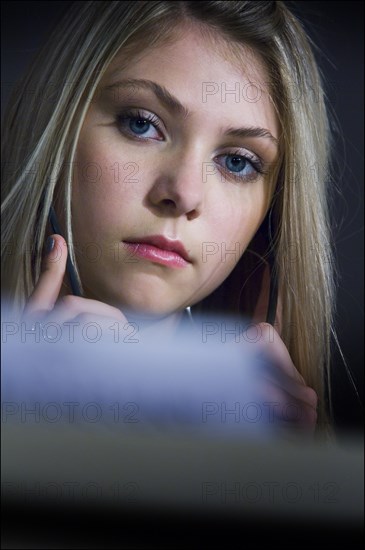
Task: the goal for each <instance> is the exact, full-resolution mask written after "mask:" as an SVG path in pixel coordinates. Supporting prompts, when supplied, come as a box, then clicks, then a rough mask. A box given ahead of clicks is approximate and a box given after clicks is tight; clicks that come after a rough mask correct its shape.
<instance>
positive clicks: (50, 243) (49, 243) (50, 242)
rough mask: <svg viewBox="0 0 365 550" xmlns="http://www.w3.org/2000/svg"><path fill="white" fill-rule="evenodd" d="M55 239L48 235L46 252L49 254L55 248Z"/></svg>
mask: <svg viewBox="0 0 365 550" xmlns="http://www.w3.org/2000/svg"><path fill="white" fill-rule="evenodd" d="M54 243H55V240H54V238H53V237H48V239H47V241H46V254H49V253H50V252H51V250H53V248H54Z"/></svg>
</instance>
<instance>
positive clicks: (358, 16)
mask: <svg viewBox="0 0 365 550" xmlns="http://www.w3.org/2000/svg"><path fill="white" fill-rule="evenodd" d="M71 3H72V2H16V1H12V2H2V42H1V43H2V72H1V75H2V87H1V88H2V94H1V106H2V111H3V108H4V106H5V105H6V102H7V98H8V95H9V90H10V88H11V87H12V85H13V84H14V83H15V82H16V81H17V80H18V79H19V77H20V75H21V74H22V73H23V72H24V70H25V69H26V67H27V65H28V63H29V61H30V60H31V59H32V56H33V55H34V54H35V52H36V51H37V49H38V48H39V47H40V46H41V44H42V41H43V39H44V38H45V37H46V35H47V33H48V32H49V30H50V29H51V27H52V26H53V25H54V24H55V23H56V22H57V19H58V18H59V16H60V14H61V13H63V11H64V10H65V9H67V6H68V5H69V4H71ZM287 4H288V6H289V7H290V8H291V9H292V10H293V11H294V13H295V14H296V15H297V16H298V17H299V18H300V20H301V21H302V22H303V24H304V26H305V28H306V30H307V32H308V34H309V35H310V36H311V37H312V39H313V40H314V42H315V43H316V44H317V46H318V47H319V50H320V51H319V52H316V57H317V61H318V62H319V65H320V67H321V70H322V72H323V74H324V75H325V78H326V81H327V84H326V92H327V95H328V98H329V102H330V104H331V106H332V110H333V112H334V113H335V114H336V118H337V124H338V127H339V129H338V130H333V132H334V138H335V143H336V145H335V151H334V158H335V161H336V162H335V171H334V174H333V176H332V178H333V179H334V180H335V182H336V185H337V187H339V189H340V191H341V193H340V194H339V193H336V198H335V207H334V211H333V222H334V241H335V246H336V255H337V262H338V271H339V281H338V306H337V332H338V337H339V342H340V345H341V348H342V351H343V353H344V356H345V358H346V361H347V363H348V366H349V369H350V370H351V373H352V378H353V381H354V384H355V385H356V388H357V391H355V389H354V386H353V384H352V383H351V381H350V378H349V374H348V372H347V370H346V368H345V367H344V365H343V363H342V361H341V359H340V356H339V353H338V352H335V354H334V361H333V398H334V403H335V408H334V410H335V421H336V426H337V430H338V433H339V434H342V433H344V434H355V433H356V434H358V433H360V432H362V430H363V428H362V425H363V407H362V403H363V362H364V361H363V359H364V344H363V338H364V337H363V332H364V302H363V202H364V183H363V182H364V180H363V148H364V145H363V23H362V22H363V15H364V14H363V3H362V2H353V1H347V2H311V1H306V2H287ZM357 393H358V394H359V395H358V396H357Z"/></svg>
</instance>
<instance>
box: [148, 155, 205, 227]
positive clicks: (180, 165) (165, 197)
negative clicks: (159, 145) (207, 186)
mask: <svg viewBox="0 0 365 550" xmlns="http://www.w3.org/2000/svg"><path fill="white" fill-rule="evenodd" d="M166 164H168V165H167V166H166ZM203 197H204V183H203V174H202V162H201V161H199V160H198V159H196V160H195V161H194V160H193V159H192V155H190V158H189V161H188V160H187V156H184V157H181V156H180V158H179V160H175V159H173V158H172V157H171V158H170V159H169V160H168V161H167V160H166V159H165V164H164V166H163V167H161V168H160V169H159V172H158V174H157V175H156V176H155V179H154V181H153V184H152V187H151V189H150V190H149V193H148V196H147V199H148V203H149V207H150V208H151V209H152V210H153V211H154V212H155V214H157V215H159V216H161V215H162V216H172V217H176V218H177V217H180V216H186V217H187V219H188V220H193V219H195V218H197V217H198V216H199V215H200V214H201V211H202V206H203Z"/></svg>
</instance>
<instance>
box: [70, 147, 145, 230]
mask: <svg viewBox="0 0 365 550" xmlns="http://www.w3.org/2000/svg"><path fill="white" fill-rule="evenodd" d="M109 145H110V144H109V143H108V142H103V143H102V144H101V145H100V144H99V143H92V142H89V143H88V142H86V143H85V142H80V143H79V147H78V150H77V155H76V159H75V160H76V162H75V169H74V173H73V186H72V187H73V190H72V214H73V219H74V220H75V230H76V227H77V226H78V229H79V232H80V231H81V232H82V233H83V232H84V231H83V230H82V228H81V220H88V221H89V222H90V221H91V220H92V223H89V224H88V235H89V236H90V235H99V236H100V235H105V234H106V233H107V234H109V231H110V232H111V233H112V234H113V233H114V231H115V230H118V228H119V227H120V223H121V221H124V222H125V221H126V220H128V219H129V218H132V214H133V210H132V209H131V203H133V202H134V201H135V199H136V193H137V191H138V189H140V187H138V183H139V180H138V172H139V170H138V165H137V163H136V162H133V159H130V157H129V156H128V158H127V159H124V158H123V156H122V155H121V154H120V150H119V149H118V150H116V148H115V147H114V149H113V147H112V146H111V145H110V146H109ZM113 228H114V231H113Z"/></svg>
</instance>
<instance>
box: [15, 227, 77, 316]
mask: <svg viewBox="0 0 365 550" xmlns="http://www.w3.org/2000/svg"><path fill="white" fill-rule="evenodd" d="M66 260H67V244H66V241H65V239H64V238H63V237H61V235H51V236H50V237H48V239H47V241H46V245H45V251H44V255H43V259H42V271H41V275H40V277H39V279H38V282H37V284H36V286H35V288H34V290H33V292H32V294H31V296H30V298H29V300H28V302H27V305H26V308H25V310H24V314H25V315H33V314H35V313H38V312H41V311H42V312H49V311H51V310H52V309H53V307H54V305H55V303H56V301H57V298H58V295H59V293H60V289H61V286H62V281H63V277H64V274H65V271H66Z"/></svg>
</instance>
